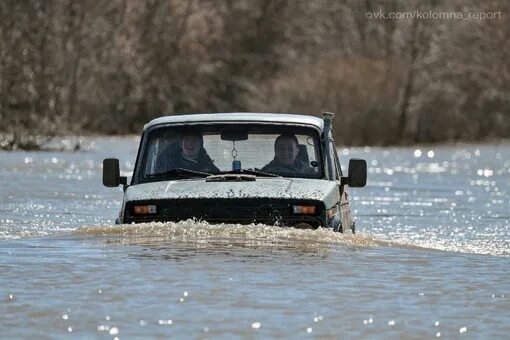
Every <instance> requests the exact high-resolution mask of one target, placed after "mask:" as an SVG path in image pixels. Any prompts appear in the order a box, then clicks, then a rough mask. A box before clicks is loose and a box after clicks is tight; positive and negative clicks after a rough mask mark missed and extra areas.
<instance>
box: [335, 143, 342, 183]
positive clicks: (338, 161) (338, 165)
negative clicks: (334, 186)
mask: <svg viewBox="0 0 510 340" xmlns="http://www.w3.org/2000/svg"><path fill="white" fill-rule="evenodd" d="M335 164H336V169H337V171H338V175H339V176H340V177H342V176H343V174H342V167H341V165H340V159H339V158H338V151H337V150H336V149H335Z"/></svg>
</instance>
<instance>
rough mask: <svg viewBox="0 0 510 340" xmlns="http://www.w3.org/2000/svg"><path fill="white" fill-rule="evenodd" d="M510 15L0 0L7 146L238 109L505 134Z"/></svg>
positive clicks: (380, 137) (406, 2)
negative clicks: (178, 115)
mask: <svg viewBox="0 0 510 340" xmlns="http://www.w3.org/2000/svg"><path fill="white" fill-rule="evenodd" d="M412 12H414V13H417V16H416V17H414V18H412V17H407V18H402V16H404V15H408V14H409V13H412ZM425 12H427V13H428V16H429V17H428V18H424V16H427V15H425V14H426V13H425ZM390 13H394V14H398V15H400V17H401V18H400V19H382V18H381V14H383V15H385V16H389V15H390ZM404 13H408V14H404ZM424 13H425V14H424ZM431 13H432V14H433V13H436V15H435V16H436V19H434V18H433V17H430V16H431ZM439 13H442V14H441V15H442V16H443V17H441V18H437V17H438V15H439ZM445 13H446V14H445ZM448 13H450V14H448ZM453 13H457V15H453ZM458 13H462V16H463V18H459V17H458ZM470 13H471V14H470ZM473 13H482V16H484V17H485V18H481V16H478V17H476V16H473V15H472V14H473ZM483 13H485V15H483ZM498 13H499V15H498ZM488 14H490V15H488ZM509 14H510V2H509V1H507V0H422V1H410V0H393V1H391V0H390V1H388V0H343V1H341V0H314V1H308V0H288V1H283V0H216V1H209V0H189V1H188V0H186V1H185V0H161V1H159V0H147V1H139V0H81V1H75V0H48V1H46V0H39V1H36V0H21V1H20V0H3V1H0V18H1V20H0V122H1V124H0V132H3V136H4V140H3V142H0V144H1V145H2V146H3V147H4V148H8V147H9V145H10V146H13V145H14V146H15V145H16V143H18V144H20V145H21V144H22V141H23V140H24V139H23V138H25V140H26V139H27V138H29V137H28V136H34V135H39V136H53V135H59V134H83V133H107V134H123V133H133V132H134V133H138V132H139V131H140V130H141V128H142V126H143V124H144V123H145V122H147V121H148V120H150V119H152V118H154V117H157V116H160V115H162V114H174V113H187V112H228V111H260V112H262V111H265V112H295V113H319V112H320V111H334V112H336V113H337V117H336V119H335V131H336V134H337V141H338V142H339V143H345V144H350V145H361V144H383V145H384V144H405V143H427V142H442V141H455V140H473V141H474V140H483V139H487V138H508V137H510V105H509V104H510V44H509V43H508V42H509V41H510V34H509V33H510V25H509V24H508V23H509V16H508V15H509ZM445 15H450V17H444V16H445ZM2 143H3V144H2Z"/></svg>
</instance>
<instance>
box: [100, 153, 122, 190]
mask: <svg viewBox="0 0 510 340" xmlns="http://www.w3.org/2000/svg"><path fill="white" fill-rule="evenodd" d="M103 185H104V186H106V187H110V188H113V187H118V186H119V185H120V170H119V160H118V159H117V158H105V159H104V160H103Z"/></svg>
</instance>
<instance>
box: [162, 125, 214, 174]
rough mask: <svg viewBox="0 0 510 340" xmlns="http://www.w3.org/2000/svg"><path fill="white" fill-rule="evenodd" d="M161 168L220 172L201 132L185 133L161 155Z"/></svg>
mask: <svg viewBox="0 0 510 340" xmlns="http://www.w3.org/2000/svg"><path fill="white" fill-rule="evenodd" d="M158 163H159V164H158V168H160V169H166V170H171V169H176V168H182V169H188V170H194V171H201V172H209V173H213V174H216V173H218V172H220V169H218V168H217V167H216V166H215V165H214V163H213V161H212V159H211V157H209V155H208V154H207V152H206V151H205V149H204V139H203V136H202V134H201V133H199V132H189V133H184V134H183V135H182V136H181V138H179V142H178V145H175V144H174V145H173V146H171V147H170V148H169V150H166V151H165V152H164V153H163V155H162V156H160V159H159V162H158Z"/></svg>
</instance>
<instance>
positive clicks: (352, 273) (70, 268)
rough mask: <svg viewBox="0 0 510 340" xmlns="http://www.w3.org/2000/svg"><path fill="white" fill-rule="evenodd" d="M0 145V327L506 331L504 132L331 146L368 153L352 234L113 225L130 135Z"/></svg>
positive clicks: (486, 334) (182, 331) (131, 333)
mask: <svg viewBox="0 0 510 340" xmlns="http://www.w3.org/2000/svg"><path fill="white" fill-rule="evenodd" d="M89 145H90V150H88V151H83V152H76V153H73V152H58V153H57V152H55V153H52V152H39V153H35V152H13V153H0V159H1V163H0V183H1V185H2V193H1V194H0V202H1V203H0V338H10V337H15V338H28V337H37V338H41V337H42V338H45V337H46V338H77V337H78V338H90V337H93V338H110V339H114V338H119V339H122V338H142V337H144V338H146V337H150V338H168V337H174V338H225V337H229V338H232V337H233V338H244V337H247V338H267V337H271V338H276V337H278V338H280V337H286V338H289V337H291V338H309V337H311V338H329V337H335V338H366V337H378V338H437V337H439V338H442V337H446V338H461V337H465V338H507V337H508V332H510V326H509V325H510V316H509V315H510V313H509V311H510V299H509V297H510V281H509V280H508V272H509V270H510V209H509V207H510V194H509V193H510V145H509V144H505V145H465V146H443V147H412V148H355V149H344V148H340V149H339V150H338V151H339V154H340V157H341V161H342V162H343V165H346V164H347V162H348V159H349V158H364V159H366V160H367V162H368V165H369V181H368V185H367V187H366V188H364V189H356V190H354V189H353V190H351V192H350V193H351V199H352V202H351V204H352V210H353V213H354V215H355V216H356V226H357V231H358V234H356V235H342V234H338V233H333V232H330V231H327V230H318V231H310V230H295V229H279V228H276V227H270V226H263V225H254V226H241V225H229V224H222V225H208V224H207V223H202V222H193V221H184V222H180V223H169V224H157V223H154V224H142V225H122V226H113V222H114V220H115V218H116V215H117V213H118V210H119V207H120V204H121V198H122V191H121V189H120V188H118V189H107V188H104V187H102V185H101V162H102V159H103V158H105V157H110V156H117V157H118V158H119V159H120V160H121V169H122V170H124V171H126V172H127V173H129V172H130V171H131V170H132V169H133V163H134V158H135V153H136V148H137V139H135V138H98V139H94V140H91V141H89Z"/></svg>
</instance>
